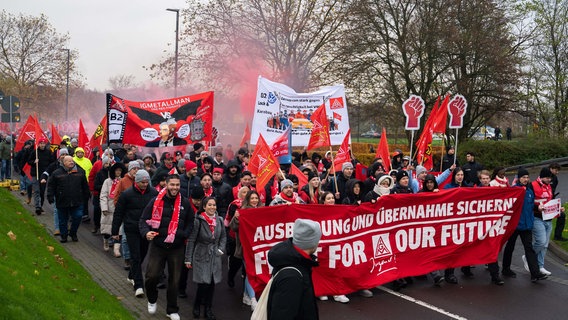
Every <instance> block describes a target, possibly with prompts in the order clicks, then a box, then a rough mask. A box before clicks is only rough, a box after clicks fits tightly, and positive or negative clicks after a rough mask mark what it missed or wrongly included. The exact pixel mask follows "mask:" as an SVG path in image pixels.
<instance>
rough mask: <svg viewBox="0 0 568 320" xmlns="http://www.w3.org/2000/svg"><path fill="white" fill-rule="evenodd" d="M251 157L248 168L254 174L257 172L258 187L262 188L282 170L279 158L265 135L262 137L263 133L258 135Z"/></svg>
mask: <svg viewBox="0 0 568 320" xmlns="http://www.w3.org/2000/svg"><path fill="white" fill-rule="evenodd" d="M250 159H251V160H250V162H249V165H248V169H249V171H250V172H251V173H252V174H256V187H257V189H262V188H264V186H265V185H266V183H267V182H268V180H270V178H271V177H272V176H273V175H274V174H275V173H276V172H277V171H278V170H280V165H279V164H278V160H276V158H275V157H274V155H273V154H272V151H270V147H269V146H268V144H267V143H266V141H265V140H264V137H262V134H261V135H260V136H259V137H258V141H257V143H256V147H255V148H254V152H253V153H252V157H251V158H250Z"/></svg>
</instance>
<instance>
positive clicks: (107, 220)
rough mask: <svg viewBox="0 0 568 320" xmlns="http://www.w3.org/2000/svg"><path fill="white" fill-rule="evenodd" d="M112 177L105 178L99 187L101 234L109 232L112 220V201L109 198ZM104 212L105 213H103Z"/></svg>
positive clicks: (113, 207) (113, 208)
mask: <svg viewBox="0 0 568 320" xmlns="http://www.w3.org/2000/svg"><path fill="white" fill-rule="evenodd" d="M113 180H114V179H112V178H107V179H106V180H105V182H104V183H103V186H102V188H101V193H100V194H99V197H100V204H101V234H111V232H112V220H113V218H114V210H115V206H114V201H113V199H112V198H111V195H110V190H111V187H112V182H113ZM105 213H106V214H105Z"/></svg>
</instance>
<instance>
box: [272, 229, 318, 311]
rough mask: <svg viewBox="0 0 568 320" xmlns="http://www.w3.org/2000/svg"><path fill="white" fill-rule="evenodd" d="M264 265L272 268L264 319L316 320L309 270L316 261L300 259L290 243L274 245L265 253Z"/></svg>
mask: <svg viewBox="0 0 568 320" xmlns="http://www.w3.org/2000/svg"><path fill="white" fill-rule="evenodd" d="M268 262H269V263H270V265H271V266H273V267H274V269H273V270H272V274H273V275H275V274H276V273H277V272H278V271H279V270H280V269H282V268H284V267H294V268H296V269H298V270H299V271H300V272H301V273H302V275H300V274H299V273H298V271H296V270H294V269H291V268H288V269H286V270H282V272H280V273H279V274H278V276H277V277H276V278H274V279H273V280H272V287H271V288H270V292H269V296H268V308H267V309H268V319H269V320H279V319H295V320H300V319H310V320H313V319H318V318H319V316H318V307H317V304H316V298H315V293H314V284H313V282H312V267H315V266H317V265H318V263H317V260H316V257H315V256H313V255H312V257H311V259H307V258H305V257H304V256H302V255H301V254H300V253H299V252H298V251H297V250H296V249H295V248H294V245H293V244H292V239H288V240H286V241H283V242H280V243H278V244H276V245H275V246H274V247H272V249H270V251H269V252H268Z"/></svg>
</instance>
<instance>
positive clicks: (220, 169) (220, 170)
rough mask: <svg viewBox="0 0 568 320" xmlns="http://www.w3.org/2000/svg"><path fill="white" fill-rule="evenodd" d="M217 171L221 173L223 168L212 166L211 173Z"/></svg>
mask: <svg viewBox="0 0 568 320" xmlns="http://www.w3.org/2000/svg"><path fill="white" fill-rule="evenodd" d="M215 172H218V173H220V174H223V168H220V167H217V168H213V173H215Z"/></svg>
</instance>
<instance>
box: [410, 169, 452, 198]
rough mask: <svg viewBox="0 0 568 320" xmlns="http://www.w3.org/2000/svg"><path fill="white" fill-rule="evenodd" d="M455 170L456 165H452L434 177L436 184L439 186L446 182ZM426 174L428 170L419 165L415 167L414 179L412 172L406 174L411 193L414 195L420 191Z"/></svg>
mask: <svg viewBox="0 0 568 320" xmlns="http://www.w3.org/2000/svg"><path fill="white" fill-rule="evenodd" d="M455 168H456V165H455V164H453V165H451V166H450V167H449V168H448V169H446V170H444V171H443V172H442V173H441V174H440V175H438V176H437V177H436V183H437V184H438V185H441V184H442V183H443V182H444V181H446V179H448V177H449V176H450V175H451V174H452V172H453V171H454V169H455ZM427 174H428V170H426V168H424V166H421V165H418V166H416V179H413V178H412V172H410V173H409V174H408V177H409V178H410V188H412V191H413V192H414V193H418V192H419V191H420V190H422V184H423V183H424V179H425V178H426V175H427Z"/></svg>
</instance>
